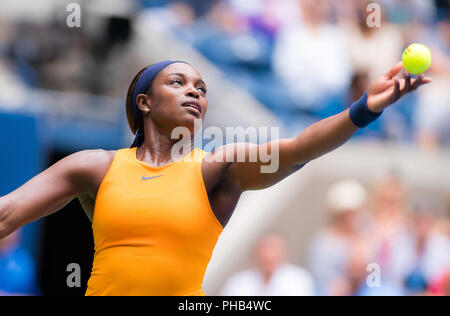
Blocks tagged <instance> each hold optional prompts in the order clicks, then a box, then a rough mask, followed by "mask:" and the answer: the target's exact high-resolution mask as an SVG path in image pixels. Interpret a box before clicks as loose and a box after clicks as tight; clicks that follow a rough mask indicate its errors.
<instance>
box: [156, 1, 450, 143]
mask: <svg viewBox="0 0 450 316" xmlns="http://www.w3.org/2000/svg"><path fill="white" fill-rule="evenodd" d="M148 2H151V1H148ZM372 2H374V3H377V4H379V6H378V7H376V8H374V7H373V6H369V4H370V3H372ZM378 9H380V10H379V11H376V10H378ZM150 10H153V13H154V14H153V15H151V16H152V18H155V19H157V18H159V19H161V21H164V22H163V23H162V24H164V26H166V27H168V28H170V29H171V30H173V31H174V32H175V33H177V34H178V35H179V36H180V38H182V39H183V40H185V41H186V42H188V43H190V44H191V45H193V46H194V47H196V48H197V49H198V50H199V51H200V52H202V54H204V55H205V56H206V57H207V58H209V59H210V60H211V61H213V62H214V64H216V65H218V66H219V67H220V68H221V69H222V70H223V71H224V72H225V73H226V74H227V76H228V77H229V78H230V79H231V80H232V81H233V82H235V83H236V84H238V85H239V86H240V87H243V88H245V89H247V90H248V91H250V92H251V93H252V94H253V95H254V96H255V97H256V98H258V99H259V100H260V101H261V102H262V103H263V104H264V105H266V106H267V107H268V108H269V109H270V110H271V111H272V112H273V113H275V114H276V115H278V116H279V117H280V118H282V119H283V121H284V122H285V123H286V125H287V126H288V127H289V128H291V130H292V131H293V133H295V132H298V130H299V129H302V128H304V127H305V126H307V125H309V124H310V123H311V122H314V121H316V120H318V119H320V118H324V117H327V116H330V115H333V114H336V113H338V112H339V111H341V110H343V109H344V108H346V107H347V106H348V105H349V104H351V102H352V101H355V100H356V99H358V98H359V97H360V96H361V95H362V94H363V93H364V91H365V90H366V89H367V87H368V85H369V83H370V82H371V80H373V79H374V78H376V77H377V76H379V75H381V74H383V73H385V72H386V71H387V70H388V69H389V68H391V67H392V66H393V65H395V64H396V63H397V62H398V61H400V60H401V55H402V52H403V50H404V49H405V47H407V46H408V45H409V44H411V43H413V42H420V43H424V44H426V45H427V46H429V47H430V49H431V51H432V56H433V57H432V60H433V61H432V66H431V68H430V69H429V71H428V72H427V74H429V75H430V76H431V77H432V78H433V84H432V85H430V86H429V87H426V88H423V89H421V91H419V92H417V93H415V94H412V95H409V96H408V97H406V98H404V99H403V100H401V101H400V102H399V104H397V105H396V106H395V107H392V108H389V109H387V110H386V111H385V114H384V115H383V116H382V117H381V119H380V120H378V121H377V122H375V123H374V124H371V125H370V126H369V127H368V128H365V129H364V130H361V131H359V132H358V134H357V135H364V136H366V137H371V138H376V139H383V140H393V141H401V142H407V143H417V144H419V145H420V146H421V147H422V148H426V149H430V150H432V149H436V148H439V147H440V146H448V145H449V144H450V128H449V124H447V122H448V120H449V119H450V94H449V91H448V87H449V86H450V11H449V1H447V0H445V1H439V0H438V1H431V0H414V1H412V0H411V1H404V0H381V1H366V0H345V1H330V0H317V1H316V0H251V1H238V0H223V1H195V0H190V1H169V3H168V5H167V6H166V7H163V8H161V7H157V8H153V9H152V8H150ZM376 13H379V26H380V27H376V26H374V24H373V22H374V21H375V20H374V19H376V18H375V17H374V14H376Z"/></svg>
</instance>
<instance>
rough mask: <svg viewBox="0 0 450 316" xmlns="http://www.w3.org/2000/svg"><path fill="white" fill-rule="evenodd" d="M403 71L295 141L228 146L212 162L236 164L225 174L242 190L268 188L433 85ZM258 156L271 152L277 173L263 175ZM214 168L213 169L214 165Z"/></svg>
mask: <svg viewBox="0 0 450 316" xmlns="http://www.w3.org/2000/svg"><path fill="white" fill-rule="evenodd" d="M402 68H403V67H402V63H398V64H397V65H396V66H395V67H393V68H392V69H390V70H389V71H388V72H387V73H386V74H384V75H383V76H381V77H379V78H378V79H376V80H375V81H374V82H372V83H371V85H370V87H369V89H368V91H367V94H366V95H365V97H363V98H361V99H360V100H359V102H358V104H357V106H355V107H352V110H350V109H346V110H344V111H342V112H341V113H339V114H336V115H334V116H331V117H328V118H326V119H324V120H321V121H319V122H317V123H315V124H312V125H311V126H309V127H308V128H307V129H305V130H304V131H303V132H302V133H301V134H300V135H298V136H297V137H295V138H293V139H281V140H277V141H272V142H269V143H266V144H262V145H251V144H228V145H225V146H223V147H221V148H219V149H218V150H217V151H216V152H214V153H213V154H212V155H211V158H210V159H211V160H215V161H233V162H230V163H226V164H223V166H224V168H223V169H225V171H224V172H223V174H224V176H225V177H227V178H228V180H230V181H232V182H233V183H235V185H236V186H237V187H238V188H239V190H241V191H245V190H252V189H261V188H266V187H269V186H271V185H273V184H275V183H277V182H279V181H280V180H282V179H283V178H285V177H287V176H288V175H290V174H292V173H293V172H294V171H296V170H298V169H299V167H300V166H301V165H302V164H304V163H306V162H308V161H311V160H313V159H315V158H318V157H320V156H322V155H324V154H326V153H328V152H330V151H332V150H333V149H335V148H337V147H339V146H340V145H342V144H343V143H345V142H346V141H347V140H348V139H349V138H350V137H351V136H352V135H353V134H354V133H355V132H356V131H357V130H358V128H359V127H362V126H364V124H363V123H364V117H365V118H367V117H369V118H370V117H371V116H373V117H376V116H377V114H378V113H381V112H382V111H383V110H384V109H385V108H386V107H388V106H389V105H391V104H393V103H395V102H396V101H397V100H398V99H399V98H401V97H402V96H403V95H405V94H406V93H408V92H410V91H413V90H415V89H417V88H418V87H419V86H421V85H423V84H426V83H429V82H431V79H430V78H425V77H424V76H423V75H421V76H419V77H418V78H417V79H414V80H411V78H410V76H409V74H406V73H405V74H404V76H403V78H401V79H399V78H396V75H397V74H398V73H399V72H400V71H401V70H402ZM355 105H356V104H355ZM355 109H356V110H355ZM350 111H352V113H351V114H350ZM361 116H362V117H363V119H361ZM358 120H359V121H358ZM366 121H367V120H366ZM360 123H361V124H360ZM259 153H269V154H268V156H269V157H271V158H274V159H277V160H278V161H277V164H278V168H277V169H276V170H275V171H274V172H268V173H264V172H262V169H261V166H262V165H265V163H263V159H262V158H261V157H260V155H259ZM254 154H258V159H257V160H256V162H249V160H250V157H251V156H252V155H254ZM242 155H243V156H245V158H246V159H245V160H244V162H239V161H237V158H238V157H239V156H241V157H242ZM233 159H234V160H233ZM211 165H212V167H211V169H212V168H213V166H214V164H211Z"/></svg>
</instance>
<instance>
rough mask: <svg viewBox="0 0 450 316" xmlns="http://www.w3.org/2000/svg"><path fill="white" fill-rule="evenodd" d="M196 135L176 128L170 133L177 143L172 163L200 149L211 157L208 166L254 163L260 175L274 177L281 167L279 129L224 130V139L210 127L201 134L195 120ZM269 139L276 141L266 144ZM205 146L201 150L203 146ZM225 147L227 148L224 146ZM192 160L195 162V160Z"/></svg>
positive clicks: (198, 120)
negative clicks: (213, 164) (221, 163)
mask: <svg viewBox="0 0 450 316" xmlns="http://www.w3.org/2000/svg"><path fill="white" fill-rule="evenodd" d="M194 131H195V135H192V134H191V131H190V130H189V129H188V128H187V127H183V126H180V127H176V128H174V129H173V130H172V134H171V138H172V139H177V140H179V141H178V142H177V143H176V144H175V145H174V146H173V147H172V152H171V158H172V160H173V161H176V160H180V159H182V158H184V159H185V160H186V161H189V160H190V158H191V157H186V155H187V154H189V152H190V150H191V145H192V140H194V147H198V148H200V147H201V148H202V149H203V150H205V151H207V152H212V151H213V150H214V149H216V150H215V151H214V154H212V155H209V156H206V157H205V161H207V162H254V163H260V164H261V165H260V172H261V173H274V172H277V171H278V168H279V164H280V157H279V156H280V151H279V142H278V138H279V135H280V131H279V127H271V128H270V131H269V128H268V127H258V128H257V127H253V126H251V127H247V128H244V127H241V126H237V127H226V128H225V135H224V133H223V131H222V129H220V128H219V127H217V126H209V127H207V128H205V129H204V130H203V124H202V120H201V119H195V120H194ZM269 139H275V141H271V142H268V140H269ZM205 141H206V144H205V145H204V146H203V144H204V143H205ZM225 144H226V145H225ZM194 159H195V158H194Z"/></svg>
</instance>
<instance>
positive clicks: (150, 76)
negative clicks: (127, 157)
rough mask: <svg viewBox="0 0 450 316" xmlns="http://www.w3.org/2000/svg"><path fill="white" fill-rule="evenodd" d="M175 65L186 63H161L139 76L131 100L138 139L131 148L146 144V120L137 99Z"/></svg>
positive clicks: (170, 61)
mask: <svg viewBox="0 0 450 316" xmlns="http://www.w3.org/2000/svg"><path fill="white" fill-rule="evenodd" d="M173 63H185V64H187V62H185V61H181V60H177V61H172V60H166V61H162V62H159V63H156V64H154V65H151V66H150V67H148V68H147V69H145V70H144V72H143V73H142V74H141V75H140V76H139V79H138V80H137V82H136V85H135V87H134V90H133V94H132V96H131V100H132V102H133V104H132V108H133V115H134V119H135V121H136V122H137V126H138V129H137V131H136V137H135V139H134V142H133V144H131V146H130V148H132V147H139V146H141V145H142V143H143V142H144V119H143V117H142V111H141V110H140V109H139V106H138V105H137V102H136V99H137V96H138V95H139V94H146V93H147V90H148V89H149V88H150V86H151V84H152V83H153V80H154V79H155V77H156V75H157V74H158V73H159V72H160V71H161V70H163V69H164V68H166V67H167V66H169V65H170V64H173Z"/></svg>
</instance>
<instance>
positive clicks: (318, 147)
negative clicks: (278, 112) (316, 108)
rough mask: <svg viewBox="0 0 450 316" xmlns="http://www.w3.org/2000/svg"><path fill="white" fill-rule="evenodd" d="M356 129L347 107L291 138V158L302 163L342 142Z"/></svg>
mask: <svg viewBox="0 0 450 316" xmlns="http://www.w3.org/2000/svg"><path fill="white" fill-rule="evenodd" d="M357 130H358V127H357V126H356V125H355V124H354V123H353V122H352V120H351V119H350V115H349V109H347V110H345V111H342V112H341V113H339V114H336V115H334V116H331V117H328V118H326V119H323V120H321V121H319V122H317V123H314V124H312V125H311V126H309V127H308V128H307V129H305V130H304V131H303V132H302V133H301V134H300V135H298V136H297V137H296V138H295V139H294V140H293V146H292V147H293V160H294V161H295V163H304V162H308V161H310V160H313V159H315V158H318V157H320V156H322V155H324V154H326V153H328V152H330V151H332V150H333V149H336V148H337V147H339V146H341V145H342V144H344V143H345V142H346V141H347V140H349V139H350V138H351V137H352V135H353V134H354V133H355V132H356V131H357Z"/></svg>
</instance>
